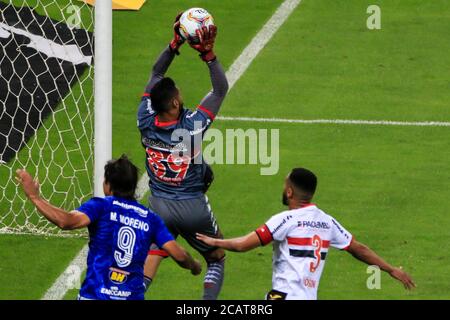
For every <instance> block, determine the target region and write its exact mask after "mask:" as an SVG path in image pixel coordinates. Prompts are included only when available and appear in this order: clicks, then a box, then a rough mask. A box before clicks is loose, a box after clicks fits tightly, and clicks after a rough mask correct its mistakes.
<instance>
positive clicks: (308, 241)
mask: <svg viewBox="0 0 450 320" xmlns="http://www.w3.org/2000/svg"><path fill="white" fill-rule="evenodd" d="M287 241H288V244H293V245H297V246H312V245H313V241H312V238H291V237H288V238H287ZM329 247H330V241H328V240H322V248H329Z"/></svg>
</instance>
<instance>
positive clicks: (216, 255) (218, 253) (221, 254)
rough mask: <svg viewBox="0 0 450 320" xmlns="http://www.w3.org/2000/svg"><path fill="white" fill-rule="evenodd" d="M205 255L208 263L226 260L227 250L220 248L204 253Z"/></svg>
mask: <svg viewBox="0 0 450 320" xmlns="http://www.w3.org/2000/svg"><path fill="white" fill-rule="evenodd" d="M203 257H204V258H205V260H206V262H207V263H214V262H221V261H223V260H225V250H223V249H220V248H218V249H215V250H213V251H210V252H207V253H205V254H203Z"/></svg>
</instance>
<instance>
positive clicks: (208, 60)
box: [138, 14, 228, 300]
mask: <svg viewBox="0 0 450 320" xmlns="http://www.w3.org/2000/svg"><path fill="white" fill-rule="evenodd" d="M180 16H181V14H180V15H178V16H177V18H176V19H175V24H174V38H173V40H172V41H171V42H170V44H169V45H168V46H167V47H166V48H165V49H164V50H163V52H162V53H161V55H160V56H159V58H158V59H157V61H156V63H155V65H154V66H153V70H152V74H151V77H150V80H149V82H148V84H147V87H146V90H145V93H144V96H143V98H142V101H141V104H140V106H139V110H138V127H139V130H140V132H141V142H142V145H143V147H144V148H145V151H146V156H147V161H146V167H147V173H148V176H149V178H150V189H151V196H150V198H149V203H150V206H151V208H152V209H153V210H156V211H157V212H158V214H159V215H160V216H161V218H162V219H163V220H164V222H165V224H166V225H167V227H168V229H169V231H170V232H171V233H172V234H173V235H174V237H177V236H178V235H181V236H182V237H183V238H184V239H186V240H187V242H188V243H189V244H190V245H191V246H192V247H193V248H194V249H196V250H197V251H198V252H199V253H200V254H201V255H202V256H203V257H204V259H205V260H206V262H207V272H206V275H205V279H204V292H203V299H205V300H215V299H217V297H218V295H219V292H220V290H221V287H222V283H223V278H224V263H225V260H224V258H225V252H224V251H223V250H222V249H218V248H216V247H213V246H209V245H206V244H204V243H203V242H201V241H199V240H197V239H196V237H195V234H196V233H197V232H200V233H204V234H207V235H210V236H212V237H222V234H221V232H220V230H219V227H218V225H217V222H216V219H215V217H214V214H213V212H212V211H211V206H210V204H209V202H208V198H207V197H206V195H205V192H206V190H207V189H208V187H209V185H210V183H211V182H212V178H213V174H212V171H211V169H210V167H209V166H208V165H207V164H206V163H205V161H204V159H203V157H202V155H201V146H200V148H199V147H197V148H191V147H190V146H192V145H194V141H199V138H200V141H201V140H202V138H203V135H204V133H205V131H206V130H207V129H208V128H209V126H210V125H211V123H212V122H213V120H214V118H215V116H216V114H217V113H218V112H219V108H220V106H221V104H222V102H223V100H224V98H225V95H226V93H227V91H228V82H227V79H226V77H225V73H224V71H223V69H222V66H221V64H220V63H219V60H218V59H217V58H216V55H215V54H214V51H213V47H214V42H215V38H216V34H217V28H216V27H215V26H210V27H209V28H206V27H203V28H202V29H200V30H197V35H198V37H199V41H197V42H196V43H194V41H193V40H192V39H189V40H188V43H189V44H190V46H191V47H192V48H194V49H195V50H197V51H198V52H199V53H200V58H201V59H202V60H203V61H204V62H205V64H206V66H207V68H208V69H209V74H210V77H211V82H212V90H211V91H210V92H209V93H208V94H207V95H206V96H205V97H204V98H203V100H202V101H201V102H200V104H199V105H198V107H197V109H196V110H195V111H190V110H188V109H185V108H184V104H183V98H182V96H181V92H180V90H179V88H178V87H177V86H176V85H175V83H174V81H173V80H172V79H170V78H166V77H165V76H164V75H165V73H166V71H167V69H168V68H169V66H170V64H171V63H172V61H173V59H174V57H175V56H176V55H178V54H179V51H178V50H179V49H180V47H181V46H182V45H183V43H184V42H185V41H184V40H183V39H182V37H181V36H180V34H179V31H178V28H179V17H180ZM180 130H181V131H183V130H184V132H188V135H189V140H190V141H183V142H182V143H180V142H179V139H174V137H175V136H176V135H177V132H179V131H180ZM165 256H167V253H166V252H165V251H163V250H160V248H158V247H156V246H153V248H152V250H150V252H149V256H148V258H147V262H146V265H145V282H146V285H147V288H148V286H149V285H150V284H151V282H152V279H154V276H155V274H156V271H157V268H158V266H159V264H160V262H161V260H162V259H163V257H165Z"/></svg>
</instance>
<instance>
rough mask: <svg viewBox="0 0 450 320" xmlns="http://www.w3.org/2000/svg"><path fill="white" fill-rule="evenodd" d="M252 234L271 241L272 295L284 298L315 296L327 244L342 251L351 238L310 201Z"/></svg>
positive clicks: (263, 241) (264, 242)
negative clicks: (273, 291) (308, 203)
mask: <svg viewBox="0 0 450 320" xmlns="http://www.w3.org/2000/svg"><path fill="white" fill-rule="evenodd" d="M256 233H257V234H258V236H259V238H260V240H261V243H262V244H264V245H265V244H268V243H270V242H272V241H273V266H272V268H273V274H272V289H273V290H275V293H272V294H276V295H279V296H280V297H282V298H285V299H287V300H315V299H317V289H318V286H319V281H320V277H321V275H322V271H323V268H324V266H325V261H326V258H327V255H328V249H329V247H330V246H331V247H335V248H338V249H342V250H346V249H347V248H348V247H349V246H350V243H351V242H352V239H353V237H352V235H351V234H350V233H349V232H348V231H347V230H345V229H344V227H342V226H341V225H340V224H339V223H338V222H337V221H336V220H335V219H334V218H333V217H331V216H329V215H328V214H326V213H325V212H323V211H322V210H320V209H319V208H317V206H316V205H314V204H310V205H307V206H305V207H303V208H300V209H294V210H288V211H284V212H281V213H279V214H277V215H275V216H273V217H272V218H270V219H269V220H268V221H267V222H266V224H264V225H263V226H261V227H260V228H258V229H257V230H256ZM269 294H270V293H269ZM280 297H278V298H280ZM272 298H276V297H272Z"/></svg>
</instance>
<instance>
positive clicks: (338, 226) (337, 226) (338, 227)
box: [331, 219, 350, 239]
mask: <svg viewBox="0 0 450 320" xmlns="http://www.w3.org/2000/svg"><path fill="white" fill-rule="evenodd" d="M331 221H332V222H333V224H334V225H335V226H336V228H337V229H338V230H339V232H340V233H342V234H343V235H344V236H345V237H346V238H347V239H350V237H349V235H348V234H347V232H345V231H344V230H343V229H342V228H341V226H340V225H339V223H337V222H336V221H335V220H334V219H332V220H331Z"/></svg>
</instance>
